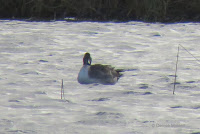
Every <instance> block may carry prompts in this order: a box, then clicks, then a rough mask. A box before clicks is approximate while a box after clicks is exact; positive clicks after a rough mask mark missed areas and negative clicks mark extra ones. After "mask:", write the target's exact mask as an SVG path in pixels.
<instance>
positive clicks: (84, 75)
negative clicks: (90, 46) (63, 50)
mask: <svg viewBox="0 0 200 134" xmlns="http://www.w3.org/2000/svg"><path fill="white" fill-rule="evenodd" d="M89 68H90V66H89V65H83V67H82V68H81V70H80V71H79V74H78V82H79V83H81V84H90V83H94V82H95V81H94V80H92V79H91V78H89V76H88V70H89Z"/></svg>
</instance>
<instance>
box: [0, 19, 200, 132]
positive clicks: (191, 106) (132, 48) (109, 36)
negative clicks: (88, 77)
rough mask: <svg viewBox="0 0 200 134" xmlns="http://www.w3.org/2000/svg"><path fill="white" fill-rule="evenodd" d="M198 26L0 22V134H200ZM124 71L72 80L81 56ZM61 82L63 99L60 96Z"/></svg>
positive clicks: (197, 24) (135, 23)
mask: <svg viewBox="0 0 200 134" xmlns="http://www.w3.org/2000/svg"><path fill="white" fill-rule="evenodd" d="M199 27H200V23H177V24H160V23H157V24H150V23H143V22H127V23H112V22H109V23H97V22H65V21H56V22H25V21H8V20H1V21H0V133H1V134H23V133H27V134H163V133H164V134H169V133H170V134H173V133H174V134H183V133H187V134H192V133H193V134H195V133H197V132H199V133H200V125H199V124H200V73H199V70H200V63H199V62H197V61H196V60H195V59H194V58H193V57H192V56H191V55H190V54H189V53H188V52H186V51H185V50H184V49H183V48H182V47H180V53H179V62H178V72H177V75H178V77H177V82H178V83H179V84H177V85H176V91H175V95H173V94H172V91H173V82H174V73H175V65H176V55H177V50H178V49H177V48H178V45H179V44H180V45H182V46H184V47H185V48H186V49H187V50H188V51H189V52H190V53H192V54H193V55H194V56H195V57H197V58H198V59H199V58H200V45H199V43H200V29H199ZM85 52H90V53H91V56H92V58H93V63H94V64H95V63H100V64H110V65H112V66H114V67H116V68H123V69H129V71H126V72H124V75H123V77H122V78H121V79H120V80H119V81H118V83H117V84H115V85H101V84H89V85H81V84H79V83H78V82H77V75H78V72H79V69H80V68H81V66H82V57H83V55H84V53H85ZM62 79H64V88H65V99H62V100H61V99H60V87H61V80H62Z"/></svg>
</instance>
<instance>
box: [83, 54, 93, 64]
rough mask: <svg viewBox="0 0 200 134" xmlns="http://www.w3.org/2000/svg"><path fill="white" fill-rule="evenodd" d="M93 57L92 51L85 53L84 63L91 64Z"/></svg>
mask: <svg viewBox="0 0 200 134" xmlns="http://www.w3.org/2000/svg"><path fill="white" fill-rule="evenodd" d="M91 63H92V58H91V57H90V53H85V55H84V57H83V65H91Z"/></svg>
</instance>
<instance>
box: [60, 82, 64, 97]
mask: <svg viewBox="0 0 200 134" xmlns="http://www.w3.org/2000/svg"><path fill="white" fill-rule="evenodd" d="M60 95H61V99H62V98H63V97H64V86H63V79H62V84H61V94H60Z"/></svg>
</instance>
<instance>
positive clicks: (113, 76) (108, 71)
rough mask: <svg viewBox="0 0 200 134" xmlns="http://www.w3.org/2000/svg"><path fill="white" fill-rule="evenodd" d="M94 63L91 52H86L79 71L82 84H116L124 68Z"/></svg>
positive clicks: (79, 80) (79, 79)
mask: <svg viewBox="0 0 200 134" xmlns="http://www.w3.org/2000/svg"><path fill="white" fill-rule="evenodd" d="M91 64H92V58H91V56H90V53H88V52H86V53H85V55H84V57H83V66H82V68H81V69H80V71H79V73H78V78H77V79H78V82H79V83H80V84H91V83H100V84H105V85H113V84H115V83H116V82H117V81H118V80H119V78H120V77H121V76H122V74H121V72H122V71H123V70H122V69H118V70H116V69H115V68H114V67H112V66H111V65H102V64H95V65H91Z"/></svg>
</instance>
